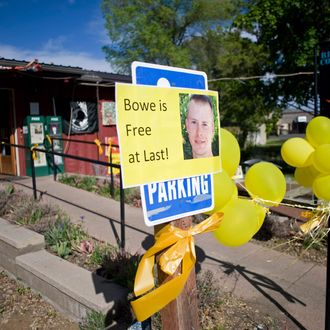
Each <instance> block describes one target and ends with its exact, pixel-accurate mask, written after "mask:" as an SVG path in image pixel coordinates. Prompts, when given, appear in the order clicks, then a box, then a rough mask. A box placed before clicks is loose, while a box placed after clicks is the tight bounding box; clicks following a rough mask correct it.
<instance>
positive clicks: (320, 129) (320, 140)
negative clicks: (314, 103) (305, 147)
mask: <svg viewBox="0 0 330 330" xmlns="http://www.w3.org/2000/svg"><path fill="white" fill-rule="evenodd" d="M329 132H330V119H329V118H327V117H324V116H318V117H315V118H313V119H312V120H311V121H310V122H309V123H308V125H307V127H306V139H307V140H308V142H309V143H310V144H311V145H312V146H314V147H318V146H320V145H321V144H329V143H330V134H329Z"/></svg>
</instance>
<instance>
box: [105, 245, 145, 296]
mask: <svg viewBox="0 0 330 330" xmlns="http://www.w3.org/2000/svg"><path fill="white" fill-rule="evenodd" d="M140 260H141V255H139V254H137V253H136V254H134V255H131V254H130V253H128V252H126V251H113V252H112V253H110V254H108V255H106V256H105V258H104V260H103V264H102V267H103V268H104V271H105V277H106V278H108V279H112V280H113V281H114V282H115V283H117V284H119V285H122V286H124V287H126V288H128V290H129V291H130V292H132V291H133V289H134V279H135V274H136V271H137V267H138V264H139V262H140Z"/></svg>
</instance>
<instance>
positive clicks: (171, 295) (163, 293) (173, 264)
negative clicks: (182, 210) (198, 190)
mask: <svg viewBox="0 0 330 330" xmlns="http://www.w3.org/2000/svg"><path fill="white" fill-rule="evenodd" d="M222 218H223V213H221V212H218V213H214V214H213V215H212V216H210V217H209V218H207V219H206V220H204V221H203V222H201V223H199V224H198V225H196V226H194V227H192V228H190V229H188V230H182V229H180V228H177V227H174V226H172V225H170V224H169V225H167V226H165V227H164V228H163V229H162V230H160V231H159V232H158V233H157V234H156V236H155V240H156V242H155V244H154V245H153V246H152V247H151V248H150V249H149V250H148V251H147V252H146V253H145V254H144V256H143V257H142V259H141V261H140V263H139V266H138V269H137V272H136V275H135V282H134V293H135V296H140V295H142V294H144V293H146V292H147V291H149V290H151V289H152V288H154V286H155V283H154V276H153V269H154V264H155V255H156V254H157V253H159V252H160V251H162V250H164V249H166V248H169V249H168V250H166V252H164V253H163V254H162V256H161V257H160V259H159V265H160V267H161V269H162V271H163V272H165V273H167V274H169V275H173V274H174V273H175V272H176V270H177V269H178V267H179V266H180V264H181V262H182V269H181V273H180V274H179V275H177V276H175V277H174V278H172V279H170V280H169V281H168V282H166V283H164V284H162V285H160V286H159V287H158V288H156V289H155V290H153V291H150V292H148V293H147V294H145V295H144V296H142V297H140V298H138V299H137V300H135V301H132V302H131V305H132V308H133V311H134V313H135V316H136V318H137V320H138V321H144V320H145V319H147V318H148V317H150V316H151V315H153V314H154V313H156V312H157V311H159V310H161V309H162V308H163V307H165V306H166V305H167V304H168V303H170V302H171V301H172V300H174V299H176V297H177V296H179V295H180V293H181V291H182V289H183V288H184V285H185V283H186V281H187V279H188V277H189V274H190V272H191V270H192V269H193V267H194V265H195V262H196V253H195V245H194V237H193V236H194V235H197V234H200V233H206V232H210V231H214V230H216V229H217V228H218V227H219V224H220V221H221V219H222Z"/></svg>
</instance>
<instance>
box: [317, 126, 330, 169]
mask: <svg viewBox="0 0 330 330" xmlns="http://www.w3.org/2000/svg"><path fill="white" fill-rule="evenodd" d="M329 135H330V131H329ZM313 165H314V166H315V167H316V169H317V170H318V171H320V172H321V173H329V174H330V144H322V145H320V146H319V147H317V148H316V149H315V151H314V153H313Z"/></svg>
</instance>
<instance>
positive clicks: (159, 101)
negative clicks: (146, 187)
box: [116, 83, 221, 188]
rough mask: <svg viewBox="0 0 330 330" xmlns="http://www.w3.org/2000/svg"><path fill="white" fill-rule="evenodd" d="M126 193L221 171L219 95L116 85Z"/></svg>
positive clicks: (153, 87)
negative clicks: (156, 184)
mask: <svg viewBox="0 0 330 330" xmlns="http://www.w3.org/2000/svg"><path fill="white" fill-rule="evenodd" d="M116 110H117V129H118V136H119V144H120V157H121V165H122V177H123V186H124V188H127V187H133V186H139V185H143V184H147V183H152V182H160V181H166V180H171V179H178V178H184V177H190V176H196V175H203V174H210V173H216V172H219V171H220V170H221V161H220V156H219V154H220V153H219V150H220V142H219V132H220V128H219V127H220V125H219V115H218V93H217V92H214V91H206V90H196V89H185V88H160V87H155V86H142V85H130V84H121V83H117V84H116Z"/></svg>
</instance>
